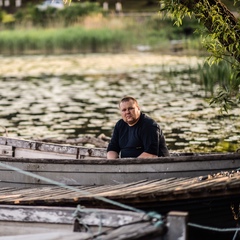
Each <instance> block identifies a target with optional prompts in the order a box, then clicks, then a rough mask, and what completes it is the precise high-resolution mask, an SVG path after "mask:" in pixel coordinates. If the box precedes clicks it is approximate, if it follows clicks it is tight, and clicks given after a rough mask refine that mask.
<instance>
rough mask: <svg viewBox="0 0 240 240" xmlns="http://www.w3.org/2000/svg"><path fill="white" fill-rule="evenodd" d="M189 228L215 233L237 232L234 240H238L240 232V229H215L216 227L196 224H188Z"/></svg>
mask: <svg viewBox="0 0 240 240" xmlns="http://www.w3.org/2000/svg"><path fill="white" fill-rule="evenodd" d="M188 226H190V227H195V228H200V229H205V230H209V231H215V232H235V234H234V236H233V239H232V240H236V237H237V235H238V232H240V228H215V227H208V226H203V225H199V224H195V223H188Z"/></svg>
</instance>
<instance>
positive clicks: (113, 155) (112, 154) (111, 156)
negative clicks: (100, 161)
mask: <svg viewBox="0 0 240 240" xmlns="http://www.w3.org/2000/svg"><path fill="white" fill-rule="evenodd" d="M116 158H119V155H118V153H117V152H115V151H109V152H107V159H116Z"/></svg>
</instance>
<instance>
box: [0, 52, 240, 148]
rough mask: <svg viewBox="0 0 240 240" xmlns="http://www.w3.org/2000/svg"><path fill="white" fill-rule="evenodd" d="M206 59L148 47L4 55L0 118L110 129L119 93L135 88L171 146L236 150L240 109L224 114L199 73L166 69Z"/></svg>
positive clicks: (28, 127)
mask: <svg viewBox="0 0 240 240" xmlns="http://www.w3.org/2000/svg"><path fill="white" fill-rule="evenodd" d="M200 61H201V60H199V59H197V58H196V57H185V56H160V55H154V54H149V53H144V54H143V53H134V54H118V55H110V54H105V55H99V54H98V55H96V54H95V55H69V56H28V57H2V59H1V62H2V65H1V70H0V84H1V89H0V116H1V118H0V126H2V127H3V128H6V129H7V131H8V136H10V137H21V138H26V139H37V138H57V139H65V138H78V137H82V136H86V135H90V136H95V137H97V136H99V135H100V134H102V133H103V134H105V135H107V136H111V132H112V129H113V126H114V124H115V122H116V121H117V120H118V119H119V117H120V115H119V112H118V109H117V104H118V101H119V99H120V98H122V97H123V96H124V95H132V96H134V97H136V98H138V99H139V103H140V105H141V109H142V111H143V112H145V113H147V114H149V115H150V116H151V117H153V118H154V119H155V120H156V121H157V122H159V124H160V126H161V127H162V129H163V132H164V134H165V137H166V141H167V144H168V146H169V148H170V150H172V151H205V152H206V151H235V150H236V149H237V148H239V147H240V144H239V143H240V136H239V130H240V123H239V121H238V120H239V113H240V110H238V109H235V110H234V111H232V112H230V113H229V115H225V116H223V115H221V114H220V113H219V111H218V110H219V109H217V108H213V107H210V106H209V104H208V102H207V101H206V100H205V96H206V95H205V92H204V89H203V87H202V86H201V85H200V84H198V83H197V82H198V81H195V82H193V81H192V78H194V77H196V78H197V76H194V75H191V76H190V75H189V74H186V73H185V74H177V75H176V76H175V77H174V78H173V79H170V78H169V77H167V75H166V74H164V73H165V72H166V71H169V70H170V71H173V70H174V71H177V72H181V71H182V70H187V69H189V68H194V67H196V66H197V64H198V63H199V62H200ZM3 128H2V129H3ZM2 134H3V135H4V130H2Z"/></svg>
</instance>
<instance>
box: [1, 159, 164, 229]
mask: <svg viewBox="0 0 240 240" xmlns="http://www.w3.org/2000/svg"><path fill="white" fill-rule="evenodd" d="M0 166H2V167H4V168H7V169H11V170H13V171H16V172H19V173H22V174H24V175H27V176H30V177H33V178H37V179H41V180H42V181H44V182H47V183H50V184H52V185H56V186H59V187H62V188H65V189H70V190H72V191H75V192H79V193H81V194H84V195H86V196H87V195H91V193H90V192H88V191H84V190H80V189H78V188H75V187H72V186H69V185H66V184H64V183H61V182H57V181H54V180H52V179H49V178H46V177H43V176H40V175H37V174H35V173H31V172H28V171H24V170H22V169H20V168H17V167H13V166H10V165H7V164H4V163H2V162H0ZM93 197H94V198H95V199H98V200H100V201H103V202H106V203H109V204H112V205H115V206H118V207H121V208H123V209H127V210H130V211H133V212H137V213H143V214H145V216H147V217H149V219H152V220H153V221H154V225H155V226H161V225H162V224H163V223H164V222H163V218H162V216H161V215H160V214H159V213H157V212H149V213H147V212H145V211H143V210H141V209H138V208H134V207H131V206H128V205H126V204H123V203H119V202H116V201H113V200H111V199H108V198H105V197H99V196H93Z"/></svg>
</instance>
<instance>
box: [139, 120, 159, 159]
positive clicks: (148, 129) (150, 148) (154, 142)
mask: <svg viewBox="0 0 240 240" xmlns="http://www.w3.org/2000/svg"><path fill="white" fill-rule="evenodd" d="M142 139H143V151H144V152H147V153H150V154H154V155H157V156H158V148H159V128H158V126H157V125H155V124H151V125H150V124H148V125H146V126H144V127H143V130H142Z"/></svg>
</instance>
